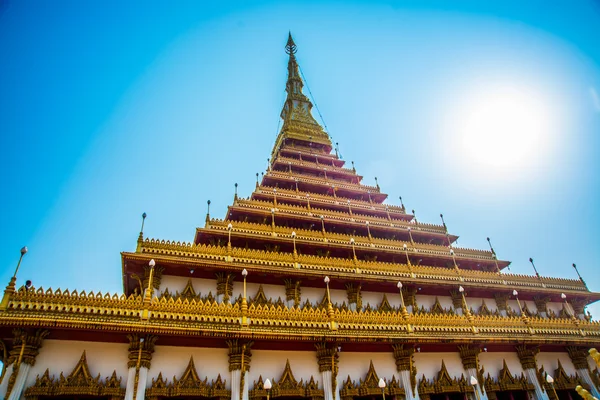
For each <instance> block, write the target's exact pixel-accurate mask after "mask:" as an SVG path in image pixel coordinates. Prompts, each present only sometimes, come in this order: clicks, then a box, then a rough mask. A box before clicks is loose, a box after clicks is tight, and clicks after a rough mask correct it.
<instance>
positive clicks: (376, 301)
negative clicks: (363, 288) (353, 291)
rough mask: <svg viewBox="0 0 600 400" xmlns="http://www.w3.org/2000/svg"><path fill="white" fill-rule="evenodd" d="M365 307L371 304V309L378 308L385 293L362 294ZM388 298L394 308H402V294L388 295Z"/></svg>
mask: <svg viewBox="0 0 600 400" xmlns="http://www.w3.org/2000/svg"><path fill="white" fill-rule="evenodd" d="M361 293H362V302H363V307H366V306H367V303H369V304H371V307H372V308H374V307H378V306H379V305H380V304H381V302H382V301H383V293H377V292H361ZM386 297H387V299H388V302H389V303H390V305H391V306H392V307H400V293H399V292H396V293H387V294H386Z"/></svg>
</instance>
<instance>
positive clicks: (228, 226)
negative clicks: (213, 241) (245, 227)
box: [227, 223, 233, 250]
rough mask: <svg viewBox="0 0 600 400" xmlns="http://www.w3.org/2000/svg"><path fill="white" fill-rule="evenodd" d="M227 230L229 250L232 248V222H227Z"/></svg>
mask: <svg viewBox="0 0 600 400" xmlns="http://www.w3.org/2000/svg"><path fill="white" fill-rule="evenodd" d="M227 230H228V231H229V233H228V235H229V238H228V240H227V250H231V231H232V230H233V225H232V224H231V223H229V224H227Z"/></svg>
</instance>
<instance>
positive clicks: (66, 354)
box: [24, 340, 129, 389]
mask: <svg viewBox="0 0 600 400" xmlns="http://www.w3.org/2000/svg"><path fill="white" fill-rule="evenodd" d="M128 349H129V345H128V344H125V343H99V342H83V341H72V340H45V341H44V344H43V346H42V347H41V348H40V354H39V355H38V356H37V357H36V361H35V365H34V366H33V368H32V369H31V371H30V372H29V375H28V377H27V381H26V382H25V386H24V387H25V389H27V388H28V387H30V386H32V385H34V384H35V378H36V376H37V375H40V376H42V375H43V374H44V372H46V369H49V370H50V376H52V375H54V377H55V378H58V377H59V376H60V373H61V372H62V373H63V375H64V376H65V377H67V376H68V375H69V374H70V373H71V372H72V371H73V368H75V366H76V365H77V363H78V362H79V359H80V358H81V354H83V351H84V350H85V352H86V358H87V363H88V367H89V368H90V373H91V374H92V376H94V377H96V376H98V373H100V378H101V379H102V380H104V379H105V378H107V377H108V378H110V377H111V376H112V373H113V371H116V372H117V376H118V377H121V387H123V388H125V385H127V361H128V358H127V357H128V354H129V352H128Z"/></svg>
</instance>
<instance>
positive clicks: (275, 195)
mask: <svg viewBox="0 0 600 400" xmlns="http://www.w3.org/2000/svg"><path fill="white" fill-rule="evenodd" d="M273 205H274V206H275V207H277V188H273Z"/></svg>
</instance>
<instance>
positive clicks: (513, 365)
mask: <svg viewBox="0 0 600 400" xmlns="http://www.w3.org/2000/svg"><path fill="white" fill-rule="evenodd" d="M504 360H506V365H507V366H508V369H509V370H510V372H511V373H512V374H513V375H521V372H523V367H522V366H521V362H520V361H519V356H518V355H517V353H516V352H493V353H487V352H482V353H480V354H479V365H480V366H482V367H483V368H484V369H485V376H487V374H488V373H489V374H490V376H491V377H492V378H497V377H498V374H499V373H500V370H501V369H502V367H503V361H504Z"/></svg>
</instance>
